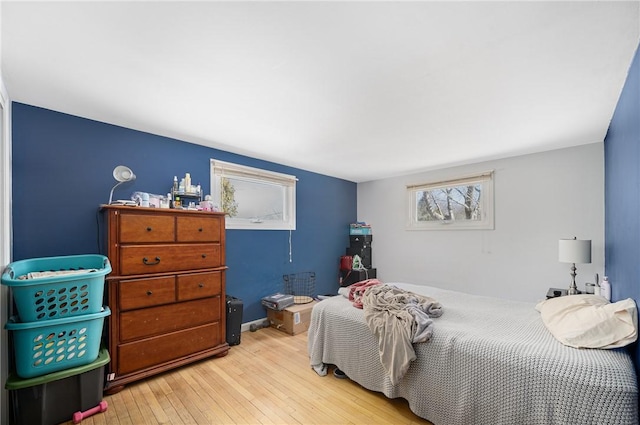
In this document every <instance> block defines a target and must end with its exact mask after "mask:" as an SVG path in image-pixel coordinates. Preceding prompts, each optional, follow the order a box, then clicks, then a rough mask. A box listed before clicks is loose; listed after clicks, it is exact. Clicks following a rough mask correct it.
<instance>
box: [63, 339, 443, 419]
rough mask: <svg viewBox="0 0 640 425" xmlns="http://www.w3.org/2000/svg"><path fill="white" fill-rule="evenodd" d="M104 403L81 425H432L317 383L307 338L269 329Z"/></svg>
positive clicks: (376, 399)
mask: <svg viewBox="0 0 640 425" xmlns="http://www.w3.org/2000/svg"><path fill="white" fill-rule="evenodd" d="M104 400H105V401H107V403H108V404H109V406H108V409H107V411H106V412H104V413H99V414H97V415H94V416H91V417H89V418H86V419H84V420H83V421H82V422H81V424H82V425H99V424H114V425H124V424H131V425H142V424H368V425H371V424H422V425H430V422H428V421H426V420H423V419H421V418H419V417H418V416H416V415H415V414H413V413H412V412H411V410H409V407H408V404H407V402H406V401H405V400H403V399H395V400H390V399H388V398H386V397H385V396H384V395H382V394H380V393H375V392H371V391H368V390H366V389H364V388H362V387H361V386H359V385H358V384H356V383H354V382H352V381H350V380H348V379H337V378H335V377H334V376H333V374H332V373H330V374H328V375H327V376H325V377H320V376H318V375H317V374H316V373H315V372H314V371H313V370H312V369H311V368H310V367H309V357H308V355H307V334H306V333H304V334H300V335H296V336H290V335H287V334H285V333H284V332H281V331H279V330H276V329H272V328H267V329H260V330H258V331H256V332H244V333H242V337H241V343H240V345H235V346H233V347H231V350H230V351H229V354H228V355H227V356H225V357H221V358H214V359H210V360H205V361H201V362H199V363H196V364H193V365H190V366H186V367H182V368H180V369H176V370H175V371H172V372H168V373H165V374H162V375H159V376H156V377H153V378H150V379H147V380H145V381H141V382H138V383H135V384H130V385H128V386H127V387H125V389H124V390H122V391H120V392H119V393H117V394H113V395H108V396H105V397H104ZM72 423H73V422H71V421H69V422H66V423H65V425H67V424H69V425H70V424H72Z"/></svg>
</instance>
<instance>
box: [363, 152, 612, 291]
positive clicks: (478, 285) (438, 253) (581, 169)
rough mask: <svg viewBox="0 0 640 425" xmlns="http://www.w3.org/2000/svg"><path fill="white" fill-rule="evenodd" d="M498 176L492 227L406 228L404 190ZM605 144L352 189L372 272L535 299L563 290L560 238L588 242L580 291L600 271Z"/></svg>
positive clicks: (565, 274)
mask: <svg viewBox="0 0 640 425" xmlns="http://www.w3.org/2000/svg"><path fill="white" fill-rule="evenodd" d="M488 170H495V175H494V181H495V229H494V230H435V231H426V230H405V216H406V208H407V206H406V194H405V190H406V189H405V188H406V185H407V184H416V183H425V182H429V181H438V180H442V179H448V178H454V177H458V176H464V175H468V174H470V173H475V172H482V171H488ZM603 203H604V145H603V143H595V144H589V145H584V146H580V147H575V148H567V149H561V150H555V151H549V152H544V153H539V154H531V155H523V156H519V157H512V158H507V159H501V160H495V161H488V162H483V163H478V164H472V165H465V166H460V167H453V168H447V169H442V170H435V171H429V172H424V173H420V174H414V175H409V176H402V177H396V178H389V179H383V180H377V181H371V182H366V183H360V184H358V220H360V221H365V222H367V223H369V224H371V225H372V231H373V243H372V258H373V267H375V268H377V273H378V274H377V276H378V278H379V279H380V280H382V281H383V282H392V281H404V282H412V283H422V284H427V285H432V286H440V287H443V288H448V289H454V290H459V291H464V292H469V293H474V294H485V295H490V296H496V297H501V298H508V299H515V300H523V301H537V300H541V299H544V297H545V295H546V293H547V290H548V289H549V288H550V287H559V288H568V287H569V284H570V282H571V276H570V275H569V273H570V267H571V265H570V264H563V263H559V262H558V239H562V238H572V237H574V236H576V237H577V238H578V239H591V240H592V263H591V264H577V265H576V267H577V273H578V274H577V278H576V281H577V283H578V289H581V290H582V289H584V283H585V282H593V281H594V274H595V273H599V274H600V276H602V274H603V272H604V205H603Z"/></svg>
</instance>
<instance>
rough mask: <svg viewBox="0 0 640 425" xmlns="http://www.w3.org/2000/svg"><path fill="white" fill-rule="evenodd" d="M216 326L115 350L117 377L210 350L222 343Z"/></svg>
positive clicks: (218, 325) (218, 327)
mask: <svg viewBox="0 0 640 425" xmlns="http://www.w3.org/2000/svg"><path fill="white" fill-rule="evenodd" d="M221 335H222V334H221V325H220V323H212V324H208V325H204V326H199V327H197V328H192V329H186V330H183V331H180V332H173V333H170V334H167V335H162V336H158V337H156V338H150V339H145V340H141V341H135V342H132V343H129V344H121V345H119V346H118V357H119V359H120V360H119V361H118V367H117V373H118V374H120V375H124V374H127V373H131V372H135V371H136V370H140V369H144V368H147V367H152V366H155V365H158V364H161V363H164V362H168V361H171V360H174V359H178V358H181V357H184V356H188V355H190V354H194V353H198V352H200V351H203V350H207V349H209V348H214V347H216V346H217V345H219V344H221V343H222V336H221Z"/></svg>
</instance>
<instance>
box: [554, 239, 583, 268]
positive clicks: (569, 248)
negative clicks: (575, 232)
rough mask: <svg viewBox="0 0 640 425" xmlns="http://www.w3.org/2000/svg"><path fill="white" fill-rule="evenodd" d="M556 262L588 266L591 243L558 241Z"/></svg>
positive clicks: (575, 240)
mask: <svg viewBox="0 0 640 425" xmlns="http://www.w3.org/2000/svg"><path fill="white" fill-rule="evenodd" d="M558 261H560V262H561V263H578V264H588V263H590V262H591V241H590V240H578V239H560V241H559V243H558Z"/></svg>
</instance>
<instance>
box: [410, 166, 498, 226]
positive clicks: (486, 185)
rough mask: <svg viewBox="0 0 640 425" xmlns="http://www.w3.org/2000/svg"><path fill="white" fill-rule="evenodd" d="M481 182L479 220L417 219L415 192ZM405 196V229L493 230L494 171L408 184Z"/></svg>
mask: <svg viewBox="0 0 640 425" xmlns="http://www.w3.org/2000/svg"><path fill="white" fill-rule="evenodd" d="M478 183H480V184H482V192H481V196H480V212H481V217H482V218H481V219H480V220H433V221H418V219H417V212H418V208H417V202H418V201H417V193H418V192H422V191H425V190H435V189H442V188H453V187H459V186H465V185H469V184H474V185H475V184H478ZM406 194H407V195H406V196H407V217H406V218H407V222H406V229H407V230H494V228H495V221H494V171H493V170H491V171H486V172H482V173H477V174H471V175H465V176H461V177H455V178H451V179H447V180H440V181H432V182H427V183H418V184H409V185H407V186H406Z"/></svg>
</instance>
